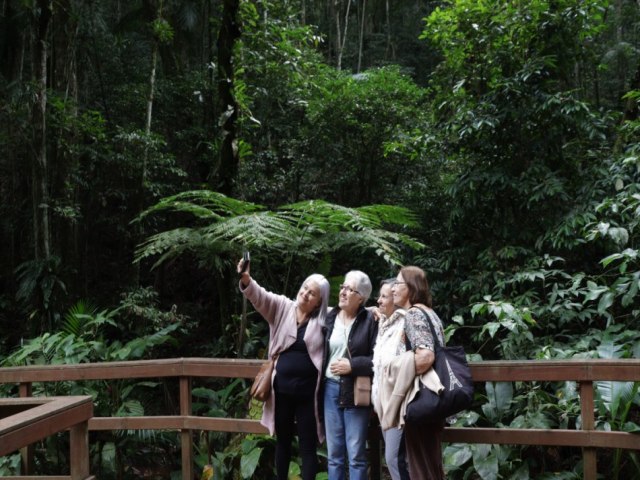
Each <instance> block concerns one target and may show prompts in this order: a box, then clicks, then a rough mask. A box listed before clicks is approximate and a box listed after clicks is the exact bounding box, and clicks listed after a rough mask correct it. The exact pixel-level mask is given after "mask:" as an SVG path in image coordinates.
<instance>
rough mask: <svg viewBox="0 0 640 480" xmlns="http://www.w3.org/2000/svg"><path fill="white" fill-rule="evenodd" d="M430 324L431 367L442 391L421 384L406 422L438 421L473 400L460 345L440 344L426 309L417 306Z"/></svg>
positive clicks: (456, 411)
mask: <svg viewBox="0 0 640 480" xmlns="http://www.w3.org/2000/svg"><path fill="white" fill-rule="evenodd" d="M420 310H421V311H422V313H423V314H424V315H425V320H426V322H427V323H428V324H429V328H430V329H431V334H432V335H433V343H434V350H435V361H434V362H433V366H432V367H431V368H433V369H434V370H435V371H436V373H437V374H438V377H440V382H441V383H442V385H443V386H444V390H442V392H441V393H440V394H437V393H434V392H433V391H431V390H429V389H428V388H426V387H425V386H424V385H423V384H422V383H421V384H420V391H419V392H418V393H417V394H416V396H415V397H414V398H413V400H411V402H409V404H408V405H407V412H406V415H405V422H407V423H411V424H432V423H441V422H443V421H444V420H445V419H446V418H447V417H450V416H452V415H455V414H456V413H459V412H461V411H462V410H466V409H468V408H469V407H471V404H472V402H473V379H472V377H471V369H470V368H469V364H468V363H467V358H466V355H465V353H464V349H463V348H462V347H460V346H451V347H445V346H442V345H440V343H439V341H438V337H437V336H436V332H435V329H434V328H433V322H432V321H431V317H430V316H429V314H428V313H427V312H425V311H424V310H422V309H420Z"/></svg>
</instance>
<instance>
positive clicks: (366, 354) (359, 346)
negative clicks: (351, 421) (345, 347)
mask: <svg viewBox="0 0 640 480" xmlns="http://www.w3.org/2000/svg"><path fill="white" fill-rule="evenodd" d="M338 312H340V307H335V308H334V309H333V310H331V311H330V312H329V313H328V314H327V319H326V325H327V326H326V335H325V340H324V341H325V344H324V361H323V362H322V365H323V367H322V373H323V379H325V380H326V378H327V377H326V375H324V372H326V370H327V366H328V364H329V339H330V338H331V333H333V326H334V325H335V323H336V317H337V316H338ZM377 336H378V322H377V321H376V320H375V319H374V318H373V314H372V313H371V312H370V311H369V310H367V309H366V308H364V307H362V306H361V307H360V309H359V310H358V313H357V314H356V319H355V320H354V321H353V325H352V327H351V332H349V339H348V344H349V352H350V353H351V373H350V374H349V375H343V376H341V377H340V397H339V404H340V405H339V406H340V407H354V404H353V384H354V382H355V378H356V377H358V376H361V375H369V376H372V375H373V361H372V360H373V347H374V346H375V344H376V338H377ZM347 358H348V357H347ZM357 408H359V407H357ZM363 408H368V407H363Z"/></svg>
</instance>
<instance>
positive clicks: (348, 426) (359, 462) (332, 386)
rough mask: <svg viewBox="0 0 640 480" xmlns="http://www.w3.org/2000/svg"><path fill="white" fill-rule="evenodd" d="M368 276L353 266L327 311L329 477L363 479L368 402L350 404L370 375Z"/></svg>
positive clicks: (372, 324) (373, 328)
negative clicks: (356, 386) (360, 383)
mask: <svg viewBox="0 0 640 480" xmlns="http://www.w3.org/2000/svg"><path fill="white" fill-rule="evenodd" d="M371 290H372V287H371V281H370V280H369V277H368V276H367V274H365V273H363V272H360V271H358V270H352V271H350V272H349V273H347V274H346V276H345V278H344V282H343V284H342V285H341V286H340V295H339V297H338V306H337V307H335V308H334V309H332V310H331V311H330V312H329V313H328V314H327V331H326V340H325V342H326V344H325V361H324V367H323V372H324V381H325V384H324V424H325V431H326V434H327V460H328V469H329V480H344V479H345V478H347V474H346V472H347V469H348V470H349V480H366V479H367V478H369V477H368V462H367V453H366V443H367V432H368V428H369V419H370V417H371V407H370V406H366V407H365V406H356V405H355V404H354V396H353V395H354V383H355V378H356V377H357V376H363V375H364V376H367V375H368V376H371V375H372V374H373V371H372V356H373V347H374V344H375V341H376V336H377V334H378V324H377V322H376V321H375V319H374V318H373V314H372V313H371V312H369V311H368V310H367V309H366V308H365V304H366V302H367V299H368V298H369V295H370V294H371Z"/></svg>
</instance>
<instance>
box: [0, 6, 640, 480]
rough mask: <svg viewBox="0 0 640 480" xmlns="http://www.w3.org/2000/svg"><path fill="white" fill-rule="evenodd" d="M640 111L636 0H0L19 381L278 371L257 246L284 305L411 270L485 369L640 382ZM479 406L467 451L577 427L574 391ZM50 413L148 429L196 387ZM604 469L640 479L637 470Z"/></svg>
mask: <svg viewBox="0 0 640 480" xmlns="http://www.w3.org/2000/svg"><path fill="white" fill-rule="evenodd" d="M639 102H640V3H639V2H638V1H636V0H394V1H393V2H392V1H391V0H327V1H313V0H132V1H120V0H101V1H96V0H55V1H54V0H3V1H2V2H1V3H0V195H1V197H2V201H1V202H0V245H2V252H3V254H2V255H1V256H0V361H1V362H2V365H4V366H9V365H25V364H46V363H77V362H98V361H110V360H127V359H140V358H147V359H149V358H170V357H180V356H192V357H193V356H213V357H245V358H258V357H261V356H262V355H263V353H264V348H265V345H266V339H267V330H266V327H265V324H264V322H262V321H261V320H260V319H259V317H258V316H257V315H256V314H255V313H252V312H251V311H249V314H248V315H247V316H243V315H241V312H242V299H241V296H240V295H239V293H238V291H237V277H236V275H235V265H236V262H237V260H238V258H239V256H240V255H241V253H242V251H243V250H244V249H249V250H250V251H251V258H252V271H253V275H254V277H255V278H256V279H257V280H258V281H259V282H260V283H261V284H262V285H263V286H265V287H266V288H268V289H271V290H273V291H278V292H282V293H284V294H286V295H290V296H293V295H295V293H296V289H297V287H298V285H299V283H300V281H301V280H302V279H303V278H304V277H305V276H306V275H307V274H309V273H311V272H320V273H323V274H325V275H327V276H328V278H330V279H331V281H332V286H333V287H336V286H337V285H339V283H340V279H341V276H342V275H344V273H346V272H347V271H348V270H350V269H354V268H357V269H360V270H364V271H365V272H367V273H368V274H369V275H370V277H371V278H372V280H373V282H374V284H377V282H378V281H379V280H381V279H383V278H387V277H389V276H392V275H395V273H396V272H397V269H398V266H400V265H406V264H415V265H419V266H421V267H423V268H424V269H425V270H426V271H427V272H428V275H429V278H430V282H431V285H432V289H433V294H434V304H435V309H436V311H437V312H438V313H439V314H440V316H441V317H442V318H444V319H446V320H447V322H448V327H447V334H448V338H450V339H451V341H454V342H456V343H460V344H463V345H464V346H465V349H466V351H467V353H468V354H469V355H470V358H472V359H475V360H480V359H567V358H640V328H639V327H638V318H639V316H640V295H639V290H640V257H639V249H640V245H639V244H638V243H637V242H638V241H640V232H639V231H638V222H639V220H640V119H639V117H638V113H639ZM334 293H335V292H334ZM480 387H484V388H479V389H478V393H477V395H476V407H475V408H474V410H473V411H472V412H469V413H468V414H466V415H464V416H462V417H461V418H460V419H459V420H458V422H459V424H461V425H469V426H471V425H478V426H482V425H507V426H522V427H529V428H549V427H562V428H579V425H580V418H579V415H578V407H579V402H578V400H577V391H576V385H575V384H571V383H567V384H535V385H521V384H513V385H512V384H487V385H484V386H480ZM2 388H3V390H2V395H5V396H6V395H15V394H16V392H15V389H14V388H13V387H12V386H4V387H2ZM246 388H247V385H246V382H244V381H241V380H236V381H234V382H226V383H225V382H221V381H211V382H207V383H203V385H201V386H198V388H197V389H196V391H195V393H196V395H197V399H198V402H197V403H196V404H195V405H194V408H195V410H197V413H198V414H203V415H204V414H212V415H221V414H225V415H229V416H241V415H246V414H247V412H246V411H243V409H245V405H244V402H243V401H241V399H243V398H244V394H245V391H246ZM52 389H54V390H55V392H53V391H52ZM150 391H152V392H155V394H154V395H149V392H150ZM36 392H37V393H47V394H52V393H56V394H65V393H89V394H91V395H93V396H94V398H95V399H96V414H100V415H136V414H142V413H143V412H157V411H166V409H167V408H169V409H171V408H174V407H175V404H174V403H172V402H173V401H174V400H175V395H176V386H175V385H172V384H170V383H165V382H139V383H133V384H131V383H127V382H117V383H114V384H111V385H109V386H106V385H103V384H98V383H97V382H85V383H84V384H61V385H57V386H55V387H54V386H51V385H49V386H47V385H42V386H36ZM596 405H597V422H598V428H600V429H612V430H625V431H631V432H637V431H639V430H640V415H639V408H638V407H639V406H640V395H639V393H638V384H637V383H636V384H634V383H632V382H628V383H617V382H601V383H599V384H598V385H597V398H596ZM254 410H255V409H254ZM249 414H250V415H255V414H256V412H255V411H250V412H249ZM93 440H94V441H92V471H94V472H95V474H96V475H98V476H99V477H100V478H104V479H109V478H118V479H124V478H168V477H169V476H174V477H175V478H178V475H179V473H178V472H179V462H180V454H179V443H178V441H177V438H176V437H175V436H172V435H171V434H168V433H167V434H157V435H155V436H152V435H151V434H149V433H146V432H142V433H140V432H138V433H132V432H120V433H119V434H115V433H114V434H112V435H107V434H104V436H101V437H100V438H96V439H93ZM62 441H63V440H60V439H58V440H57V442H56V439H53V440H51V441H49V442H44V443H43V444H42V445H41V446H40V447H39V448H38V452H37V459H36V460H37V463H38V468H39V470H40V471H42V472H43V474H46V473H47V472H49V471H56V472H57V471H58V470H59V465H64V463H65V461H66V459H65V455H66V453H65V452H67V451H68V450H67V449H65V448H63V447H62V446H61V445H60V443H61V442H62ZM197 444H198V448H199V452H200V455H199V458H198V462H199V467H202V466H204V465H205V464H213V466H214V471H215V475H216V478H251V477H252V475H256V476H257V477H258V478H260V477H266V476H268V475H269V473H268V472H270V469H272V464H271V462H272V460H271V459H272V451H273V441H272V439H270V438H268V437H262V436H247V437H234V436H230V435H227V434H222V433H216V434H210V435H203V436H202V437H200V438H199V439H198V441H197ZM598 458H599V462H600V463H599V468H602V470H601V471H609V472H612V476H611V478H615V479H617V478H621V479H628V478H639V477H640V458H639V457H638V455H637V452H624V453H622V452H617V451H609V452H606V451H605V452H602V453H599V457H598ZM580 459H581V456H580V452H579V451H575V450H572V449H561V448H541V447H540V448H539V447H509V446H498V445H493V446H491V445H449V446H447V448H446V450H445V462H446V466H447V470H448V475H449V478H451V479H482V480H491V479H498V478H500V479H513V480H521V479H522V480H524V479H529V478H532V479H533V478H535V479H547V478H548V479H551V478H553V479H574V478H581V463H580ZM18 464H19V458H16V456H13V457H6V458H2V459H0V474H2V475H5V474H12V473H13V474H15V472H16V469H17V468H18ZM296 469H297V465H296V464H295V462H294V463H293V464H292V467H291V472H292V478H294V477H295V475H296V472H297V470H296Z"/></svg>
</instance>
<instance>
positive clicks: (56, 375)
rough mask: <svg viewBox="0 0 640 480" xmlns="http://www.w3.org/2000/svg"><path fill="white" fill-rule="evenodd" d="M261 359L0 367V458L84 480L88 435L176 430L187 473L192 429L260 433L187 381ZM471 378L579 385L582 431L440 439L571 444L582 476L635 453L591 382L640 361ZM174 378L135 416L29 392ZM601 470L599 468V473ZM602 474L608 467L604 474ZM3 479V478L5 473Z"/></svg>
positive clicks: (516, 365)
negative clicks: (60, 457)
mask: <svg viewBox="0 0 640 480" xmlns="http://www.w3.org/2000/svg"><path fill="white" fill-rule="evenodd" d="M261 363H262V361H260V360H237V359H206V358H176V359H165V360H149V361H134V362H111V363H87V364H78V365H47V366H28V367H11V368H0V383H3V384H18V385H19V393H20V398H10V399H1V400H0V456H1V455H7V454H9V453H11V452H14V451H16V450H18V449H21V453H22V457H23V472H24V474H25V475H24V476H20V477H13V478H16V479H25V478H43V479H44V478H46V479H48V480H63V479H64V480H90V479H93V478H94V477H93V476H91V475H90V472H89V445H88V442H89V436H88V433H89V432H90V431H98V430H174V431H178V432H179V435H180V442H181V453H182V478H183V479H185V480H189V479H193V478H194V474H195V472H194V462H193V458H194V457H193V433H194V432H197V431H220V432H239V433H266V431H265V429H264V428H263V427H262V426H261V425H260V424H259V422H258V421H257V420H251V419H246V418H212V417H201V416H195V415H193V413H192V382H193V380H194V379H196V378H203V377H209V378H253V377H254V376H255V374H256V373H257V371H258V368H259V366H260V365H261ZM470 365H471V369H472V373H473V379H474V381H475V382H515V381H517V382H536V381H545V382H564V381H575V382H578V384H579V394H580V411H581V417H582V422H581V424H582V429H581V430H562V429H548V430H542V429H513V428H453V427H449V428H446V429H445V432H444V441H446V442H455V443H483V444H510V445H546V446H565V447H567V446H572V447H579V448H582V451H583V465H584V469H583V470H584V479H585V480H595V479H596V476H597V465H596V454H597V450H598V449H601V448H607V449H633V450H640V436H639V435H634V434H631V433H626V432H605V431H597V430H595V417H594V388H593V382H594V381H599V380H608V381H625V382H626V381H631V382H638V381H640V360H563V361H484V362H472V363H471V364H470ZM167 377H174V378H177V379H178V380H179V390H180V394H179V395H180V414H179V415H167V416H142V417H94V416H93V408H92V407H93V406H92V403H91V398H90V397H52V398H49V397H32V396H31V393H32V384H33V383H35V382H67V381H85V380H105V381H108V380H115V379H118V380H121V379H143V378H156V379H157V378H167ZM65 430H69V431H70V435H71V437H70V442H71V456H70V459H71V460H70V461H71V465H70V472H71V474H70V475H66V476H55V477H52V476H48V477H43V476H41V477H37V476H33V475H30V474H31V473H32V470H31V468H32V466H31V458H32V450H31V449H32V447H29V445H31V444H33V442H35V441H38V440H41V439H44V438H46V437H48V436H50V435H52V434H54V433H57V432H60V431H65ZM371 444H372V451H373V452H376V454H374V455H372V457H371V460H372V463H371V464H372V474H371V478H372V480H377V479H379V478H380V453H379V452H380V445H379V437H377V436H373V437H372V438H371ZM602 473H604V472H602ZM607 473H608V472H607ZM5 478H8V477H5Z"/></svg>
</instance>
